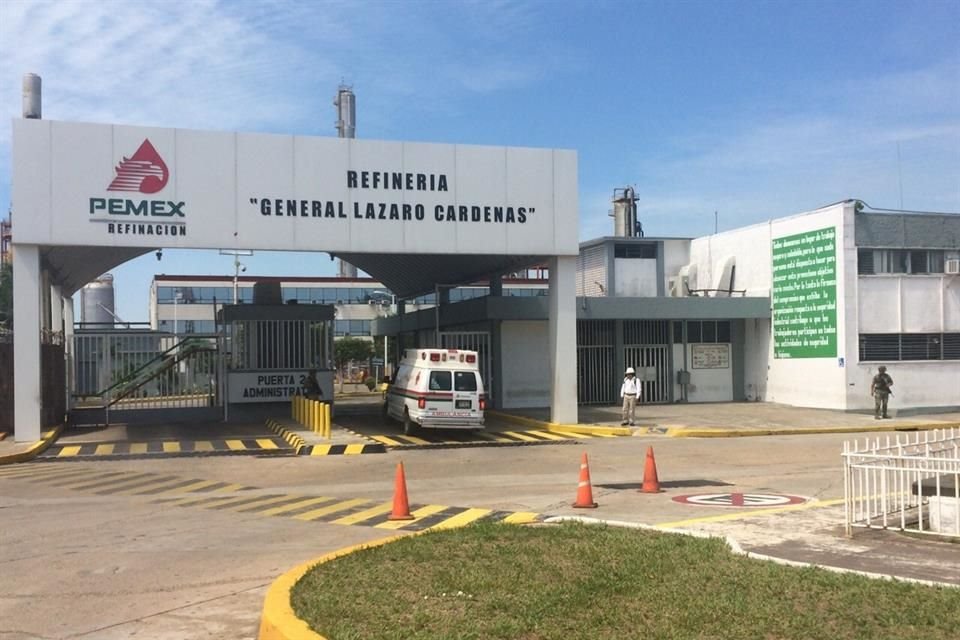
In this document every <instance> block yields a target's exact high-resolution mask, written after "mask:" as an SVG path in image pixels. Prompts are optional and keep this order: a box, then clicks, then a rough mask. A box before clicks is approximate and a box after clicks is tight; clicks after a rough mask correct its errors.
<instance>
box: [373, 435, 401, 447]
mask: <svg viewBox="0 0 960 640" xmlns="http://www.w3.org/2000/svg"><path fill="white" fill-rule="evenodd" d="M370 437H371V438H373V439H374V440H376V441H377V442H379V443H381V444H385V445H387V446H388V447H399V446H402V445H403V443H402V442H400V441H399V440H394V439H393V438H388V437H387V436H370Z"/></svg>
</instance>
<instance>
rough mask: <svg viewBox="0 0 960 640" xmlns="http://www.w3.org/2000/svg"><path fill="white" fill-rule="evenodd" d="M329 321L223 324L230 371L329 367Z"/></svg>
mask: <svg viewBox="0 0 960 640" xmlns="http://www.w3.org/2000/svg"><path fill="white" fill-rule="evenodd" d="M332 324H333V323H332V322H330V321H313V320H238V321H234V322H231V323H229V324H227V325H226V328H225V329H226V346H227V366H228V368H229V369H231V370H241V371H242V370H263V369H284V370H286V369H311V368H316V369H332V368H333V353H332V345H333V335H332Z"/></svg>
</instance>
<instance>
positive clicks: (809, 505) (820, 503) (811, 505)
mask: <svg viewBox="0 0 960 640" xmlns="http://www.w3.org/2000/svg"><path fill="white" fill-rule="evenodd" d="M838 504H843V498H832V499H830V500H814V501H811V502H806V503H804V504H792V505H789V506H786V507H773V508H770V509H752V510H750V511H738V512H737V513H724V514H721V515H718V516H704V517H703V518H690V519H689V520H677V521H676V522H661V523H660V524H658V525H655V526H656V527H658V528H660V529H679V528H682V527H687V526H690V525H694V524H705V523H708V522H725V521H727V520H740V519H743V518H754V517H757V516H766V515H772V514H775V513H783V512H786V511H802V510H804V509H817V508H820V507H832V506H834V505H838Z"/></svg>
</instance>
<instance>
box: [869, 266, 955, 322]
mask: <svg viewBox="0 0 960 640" xmlns="http://www.w3.org/2000/svg"><path fill="white" fill-rule="evenodd" d="M858 288H859V305H858V310H859V316H860V333H941V332H950V331H960V278H958V277H957V276H945V275H895V274H891V275H875V276H874V275H870V276H860V277H859V278H858Z"/></svg>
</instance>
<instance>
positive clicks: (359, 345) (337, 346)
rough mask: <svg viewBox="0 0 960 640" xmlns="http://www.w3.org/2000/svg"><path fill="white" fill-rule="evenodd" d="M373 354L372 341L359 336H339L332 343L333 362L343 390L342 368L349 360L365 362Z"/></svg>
mask: <svg viewBox="0 0 960 640" xmlns="http://www.w3.org/2000/svg"><path fill="white" fill-rule="evenodd" d="M372 356H373V343H372V342H370V341H369V340H362V339H360V338H341V339H340V340H337V341H336V342H334V343H333V362H334V364H335V365H336V366H337V370H338V371H339V372H340V391H343V378H344V375H343V368H344V367H345V366H347V365H348V364H349V363H351V362H366V361H367V360H369V359H370V358H371V357H372Z"/></svg>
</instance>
